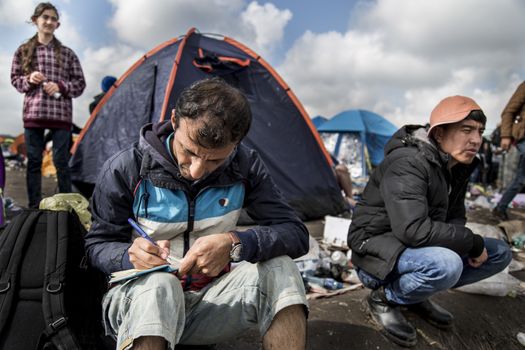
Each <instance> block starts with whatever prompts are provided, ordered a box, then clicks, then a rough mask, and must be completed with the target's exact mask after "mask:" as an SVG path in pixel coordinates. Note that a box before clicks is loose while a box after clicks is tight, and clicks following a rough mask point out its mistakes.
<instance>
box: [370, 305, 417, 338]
mask: <svg viewBox="0 0 525 350" xmlns="http://www.w3.org/2000/svg"><path fill="white" fill-rule="evenodd" d="M363 304H364V307H365V310H366V312H367V314H368V317H369V318H370V320H371V321H372V323H373V324H374V326H375V327H376V328H377V329H378V330H379V331H380V332H381V334H383V335H384V336H385V337H386V338H387V339H388V340H390V341H392V342H394V343H396V344H397V345H400V346H403V347H405V348H412V347H414V346H416V345H417V336H416V338H414V339H403V338H399V337H398V336H396V335H395V334H392V333H390V332H389V331H387V330H386V329H385V327H383V326H382V325H381V322H379V321H378V320H377V319H376V318H375V317H374V314H373V313H372V311H371V310H370V305H368V301H367V300H366V299H365V300H364V301H363Z"/></svg>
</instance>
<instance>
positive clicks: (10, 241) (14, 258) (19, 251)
mask: <svg viewBox="0 0 525 350" xmlns="http://www.w3.org/2000/svg"><path fill="white" fill-rule="evenodd" d="M39 216H40V212H39V211H35V210H24V211H22V212H21V213H20V214H18V215H17V216H16V217H14V218H13V220H12V221H11V223H10V224H9V225H8V227H7V228H6V229H5V230H4V232H3V233H2V235H1V237H0V334H1V333H2V332H3V330H4V328H5V326H6V325H7V323H8V320H9V316H10V314H11V307H12V306H13V304H14V303H13V298H14V296H15V294H16V290H17V285H16V284H17V283H18V274H19V272H20V266H21V265H22V257H23V256H24V248H25V246H26V242H27V240H28V239H29V238H30V237H29V236H30V235H31V233H32V232H33V227H34V225H35V223H36V222H37V220H38V218H39Z"/></svg>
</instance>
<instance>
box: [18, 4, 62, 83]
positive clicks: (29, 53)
mask: <svg viewBox="0 0 525 350" xmlns="http://www.w3.org/2000/svg"><path fill="white" fill-rule="evenodd" d="M46 10H53V11H55V13H56V15H57V18H58V17H59V15H58V10H57V8H56V7H55V6H54V5H53V4H51V3H50V2H41V3H40V4H38V5H37V6H36V7H35V11H33V15H32V16H31V18H30V20H29V22H30V23H35V21H36V19H37V18H38V17H40V16H41V15H42V13H44V11H46ZM52 43H53V46H54V51H55V57H56V58H57V61H58V65H59V66H62V57H61V51H62V43H61V42H60V41H59V40H58V39H57V38H56V37H55V36H53V40H52ZM37 45H38V33H37V34H35V35H34V36H33V37H32V38H31V39H29V40H28V41H27V42H26V43H25V44H23V45H22V72H23V73H24V74H30V73H31V72H32V71H33V70H34V68H33V58H34V57H33V56H34V54H35V49H36V46H37Z"/></svg>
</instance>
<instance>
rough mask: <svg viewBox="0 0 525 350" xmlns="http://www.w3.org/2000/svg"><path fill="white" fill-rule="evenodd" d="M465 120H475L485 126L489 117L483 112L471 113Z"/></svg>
mask: <svg viewBox="0 0 525 350" xmlns="http://www.w3.org/2000/svg"><path fill="white" fill-rule="evenodd" d="M463 120H473V121H475V122H478V123H481V124H483V125H485V124H487V117H486V116H485V113H483V111H482V110H474V111H471V112H470V113H469V114H468V115H467V117H466V118H465V119H463Z"/></svg>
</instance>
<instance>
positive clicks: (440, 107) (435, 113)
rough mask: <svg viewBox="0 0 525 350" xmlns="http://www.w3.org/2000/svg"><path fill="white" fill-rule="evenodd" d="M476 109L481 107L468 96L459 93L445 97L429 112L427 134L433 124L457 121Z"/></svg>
mask: <svg viewBox="0 0 525 350" xmlns="http://www.w3.org/2000/svg"><path fill="white" fill-rule="evenodd" d="M476 110H481V107H480V106H479V105H478V104H477V103H476V101H474V100H473V99H471V98H470V97H465V96H459V95H456V96H450V97H446V98H444V99H443V100H441V102H439V103H438V104H437V106H436V107H435V108H434V110H432V113H430V129H428V134H429V135H430V132H431V131H432V129H433V128H434V127H435V126H438V125H443V124H451V123H457V122H459V121H462V120H463V119H465V118H466V117H467V116H468V115H469V113H470V112H472V111H476Z"/></svg>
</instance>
